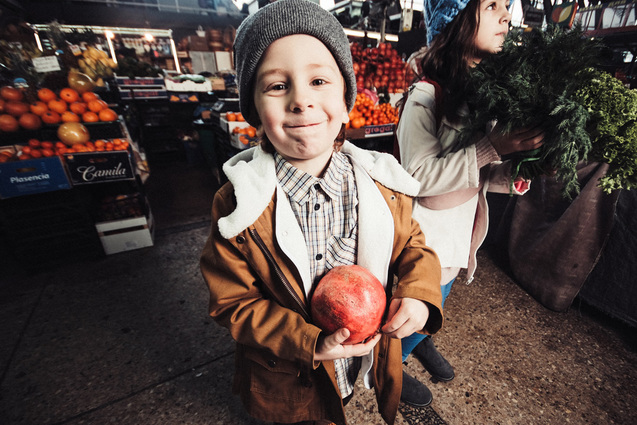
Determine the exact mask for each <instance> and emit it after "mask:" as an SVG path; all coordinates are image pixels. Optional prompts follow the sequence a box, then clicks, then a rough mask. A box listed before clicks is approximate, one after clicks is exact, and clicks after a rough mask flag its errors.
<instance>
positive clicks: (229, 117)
mask: <svg viewBox="0 0 637 425" xmlns="http://www.w3.org/2000/svg"><path fill="white" fill-rule="evenodd" d="M236 120H237V114H235V113H234V112H228V113H227V114H226V121H236Z"/></svg>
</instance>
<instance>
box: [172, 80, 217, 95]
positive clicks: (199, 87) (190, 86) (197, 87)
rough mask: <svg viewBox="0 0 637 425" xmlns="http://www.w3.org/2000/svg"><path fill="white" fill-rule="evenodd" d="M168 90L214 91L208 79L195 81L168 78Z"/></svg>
mask: <svg viewBox="0 0 637 425" xmlns="http://www.w3.org/2000/svg"><path fill="white" fill-rule="evenodd" d="M166 90H168V91H176V92H209V91H212V83H211V82H210V80H206V81H204V82H203V83H195V82H194V81H191V80H186V81H181V82H180V81H174V80H171V79H170V78H167V79H166Z"/></svg>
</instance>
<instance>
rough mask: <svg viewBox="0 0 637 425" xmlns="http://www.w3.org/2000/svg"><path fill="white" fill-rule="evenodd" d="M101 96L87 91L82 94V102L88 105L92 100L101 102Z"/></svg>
mask: <svg viewBox="0 0 637 425" xmlns="http://www.w3.org/2000/svg"><path fill="white" fill-rule="evenodd" d="M99 98H100V97H99V96H98V95H97V94H95V93H93V92H92V91H85V92H84V93H82V100H83V101H84V102H86V103H89V102H90V101H91V100H99Z"/></svg>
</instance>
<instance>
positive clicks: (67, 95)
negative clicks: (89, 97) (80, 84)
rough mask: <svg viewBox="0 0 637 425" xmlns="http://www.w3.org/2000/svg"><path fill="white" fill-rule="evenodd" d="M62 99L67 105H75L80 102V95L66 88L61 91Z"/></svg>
mask: <svg viewBox="0 0 637 425" xmlns="http://www.w3.org/2000/svg"><path fill="white" fill-rule="evenodd" d="M60 99H62V100H64V101H65V102H66V103H73V102H77V101H78V100H80V95H79V94H78V92H76V91H75V90H73V89H72V88H70V87H65V88H63V89H62V90H60Z"/></svg>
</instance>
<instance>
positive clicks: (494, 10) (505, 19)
mask: <svg viewBox="0 0 637 425" xmlns="http://www.w3.org/2000/svg"><path fill="white" fill-rule="evenodd" d="M508 7H509V0H480V7H479V9H478V22H479V25H478V32H477V33H476V36H475V40H474V43H475V48H476V51H477V52H478V58H476V60H474V62H476V63H477V62H480V59H481V58H483V57H485V56H488V55H491V54H494V53H497V52H499V51H500V50H502V43H503V42H504V37H505V36H506V34H507V32H508V31H509V22H511V14H510V13H509V9H508Z"/></svg>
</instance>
